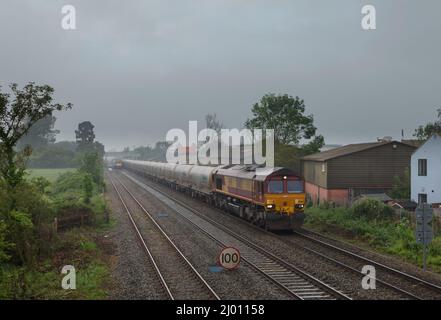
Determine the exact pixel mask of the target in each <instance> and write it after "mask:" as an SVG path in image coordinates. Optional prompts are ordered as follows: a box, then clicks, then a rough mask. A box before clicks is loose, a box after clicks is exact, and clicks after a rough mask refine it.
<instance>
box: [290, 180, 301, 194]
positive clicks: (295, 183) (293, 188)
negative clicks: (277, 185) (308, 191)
mask: <svg viewBox="0 0 441 320" xmlns="http://www.w3.org/2000/svg"><path fill="white" fill-rule="evenodd" d="M286 185H287V190H288V193H303V182H302V181H300V180H288V181H287V184H286Z"/></svg>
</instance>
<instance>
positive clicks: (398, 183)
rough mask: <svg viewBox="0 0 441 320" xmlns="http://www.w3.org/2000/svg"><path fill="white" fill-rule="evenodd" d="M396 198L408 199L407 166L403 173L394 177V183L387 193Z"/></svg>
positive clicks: (408, 180) (408, 178) (408, 172)
mask: <svg viewBox="0 0 441 320" xmlns="http://www.w3.org/2000/svg"><path fill="white" fill-rule="evenodd" d="M389 195H390V196H391V197H392V198H393V199H396V200H407V199H410V171H409V168H406V169H405V170H404V175H403V177H402V178H401V177H400V176H395V177H394V184H393V187H392V190H391V191H390V194H389Z"/></svg>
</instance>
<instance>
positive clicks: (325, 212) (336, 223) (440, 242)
mask: <svg viewBox="0 0 441 320" xmlns="http://www.w3.org/2000/svg"><path fill="white" fill-rule="evenodd" d="M363 203H364V202H363ZM364 205H365V204H364ZM383 206H384V205H383ZM366 207H367V208H368V209H372V208H380V209H379V212H382V210H384V209H381V207H382V206H378V204H374V205H366ZM366 207H364V206H362V205H359V206H358V207H357V208H358V210H359V211H356V210H354V208H352V209H344V208H330V209H325V208H319V207H313V208H306V220H305V227H307V228H312V229H316V230H320V231H322V232H327V233H332V234H335V235H337V236H339V237H341V236H343V237H349V238H351V239H355V240H357V241H362V242H363V243H366V244H368V245H369V246H370V247H372V248H374V249H377V250H379V251H382V252H386V253H389V254H393V255H397V256H399V257H402V258H404V259H406V260H408V261H409V262H412V263H415V264H418V265H421V259H422V248H423V247H422V245H420V244H418V243H416V240H415V231H414V226H413V225H412V223H411V222H410V221H409V219H407V218H402V219H391V218H387V219H384V218H382V219H380V218H378V217H379V216H381V215H374V217H375V218H372V213H369V212H368V213H367V214H366V212H365V211H364V210H366V209H365V208H366ZM386 210H387V209H386ZM356 212H357V213H356ZM360 212H362V213H360ZM383 213H384V212H383ZM387 214H389V213H388V212H387ZM428 248H429V256H428V264H429V265H430V266H432V267H434V268H435V269H436V270H441V237H440V236H438V237H436V238H435V239H434V240H433V242H432V243H431V244H430V245H429V247H428Z"/></svg>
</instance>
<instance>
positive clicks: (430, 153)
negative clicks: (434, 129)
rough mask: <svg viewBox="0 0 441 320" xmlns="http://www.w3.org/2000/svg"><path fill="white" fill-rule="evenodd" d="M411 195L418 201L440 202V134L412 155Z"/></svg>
mask: <svg viewBox="0 0 441 320" xmlns="http://www.w3.org/2000/svg"><path fill="white" fill-rule="evenodd" d="M411 196H412V200H414V201H416V202H418V203H441V136H439V135H437V134H435V135H433V136H432V137H431V138H430V139H429V140H427V141H426V142H425V143H424V144H423V145H422V146H421V147H420V148H418V150H416V151H415V152H414V154H413V155H412V160H411Z"/></svg>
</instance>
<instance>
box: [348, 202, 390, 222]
mask: <svg viewBox="0 0 441 320" xmlns="http://www.w3.org/2000/svg"><path fill="white" fill-rule="evenodd" d="M352 210H353V212H354V214H356V215H358V216H360V217H367V218H374V219H383V218H390V217H392V216H393V214H394V210H393V209H392V208H391V207H389V206H387V205H385V204H384V203H382V202H380V201H378V200H375V199H360V200H357V201H356V202H355V203H354V204H353V205H352Z"/></svg>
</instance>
